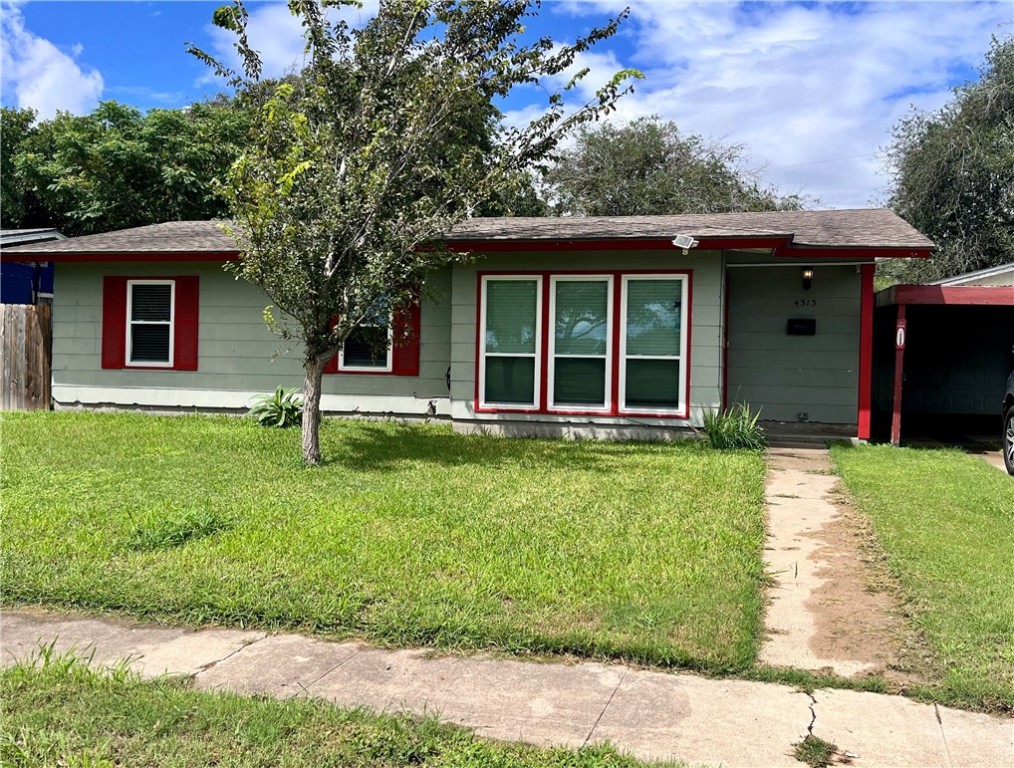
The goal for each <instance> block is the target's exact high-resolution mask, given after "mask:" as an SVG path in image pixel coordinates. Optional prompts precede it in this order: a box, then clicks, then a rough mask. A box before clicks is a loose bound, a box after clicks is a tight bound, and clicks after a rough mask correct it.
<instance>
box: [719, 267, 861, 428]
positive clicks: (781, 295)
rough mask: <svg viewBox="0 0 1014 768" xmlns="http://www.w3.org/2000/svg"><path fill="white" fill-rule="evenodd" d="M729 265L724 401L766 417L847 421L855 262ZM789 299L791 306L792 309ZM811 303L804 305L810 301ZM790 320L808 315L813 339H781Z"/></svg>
mask: <svg viewBox="0 0 1014 768" xmlns="http://www.w3.org/2000/svg"><path fill="white" fill-rule="evenodd" d="M802 266H803V265H800V266H786V267H730V269H729V270H728V281H729V283H728V285H729V288H728V296H727V299H728V301H729V382H728V383H729V400H730V401H734V402H735V401H738V402H747V403H749V404H750V405H752V406H754V407H758V408H760V409H761V418H762V419H763V420H771V421H792V422H794V421H797V419H798V416H799V414H800V413H805V414H807V420H808V421H812V422H821V423H826V424H855V423H856V419H857V409H858V387H859V322H860V317H859V313H860V291H861V279H860V275H859V274H858V271H857V268H856V267H855V266H830V265H825V264H817V265H815V266H814V267H813V268H814V279H813V285H812V287H811V289H810V290H809V291H804V290H803V288H802V280H801V268H802ZM797 302H798V303H799V306H797ZM811 302H812V303H811ZM790 318H814V319H815V320H816V323H817V326H816V330H817V333H816V335H815V336H789V335H788V334H787V333H786V322H787V321H788V320H789V319H790Z"/></svg>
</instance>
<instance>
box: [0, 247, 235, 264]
mask: <svg viewBox="0 0 1014 768" xmlns="http://www.w3.org/2000/svg"><path fill="white" fill-rule="evenodd" d="M15 257H17V260H18V261H32V262H34V261H53V262H57V263H61V264H63V263H67V264H74V263H77V262H82V263H90V262H95V261H107V262H134V263H142V264H143V263H150V264H163V263H166V262H174V261H217V262H219V263H222V262H226V261H239V259H240V255H239V253H238V252H236V253H233V252H230V251H218V252H210V251H207V252H204V251H199V252H190V253H165V252H162V251H153V252H151V253H103V252H101V251H99V252H97V253H59V252H57V253H40V252H39V251H33V252H31V253H22V254H18V253H17V252H16V251H15V250H13V249H12V250H11V251H5V252H4V256H3V257H2V258H0V260H2V261H13V260H14V259H15Z"/></svg>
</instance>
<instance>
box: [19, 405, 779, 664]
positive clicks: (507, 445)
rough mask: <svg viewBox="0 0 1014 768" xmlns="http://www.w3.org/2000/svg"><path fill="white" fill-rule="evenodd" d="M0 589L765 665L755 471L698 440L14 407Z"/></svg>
mask: <svg viewBox="0 0 1014 768" xmlns="http://www.w3.org/2000/svg"><path fill="white" fill-rule="evenodd" d="M2 428H3V454H2V469H3V490H2V501H3V537H2V553H3V564H2V571H0V576H2V583H3V600H4V601H5V602H6V603H8V604H10V603H19V602H20V603H42V604H49V605H61V606H80V607H86V608H96V609H116V610H121V611H125V612H128V613H131V614H134V615H139V616H157V617H162V618H169V619H173V620H181V621H185V622H190V623H200V622H221V623H226V624H234V625H259V626H266V627H293V628H302V629H310V630H313V631H318V632H324V633H335V634H360V635H364V636H366V637H368V638H370V639H372V640H373V641H375V642H379V643H385V644H392V645H408V644H424V645H435V646H438V647H442V648H455V647H456V648H490V649H497V650H503V651H507V652H513V653H525V652H563V653H575V654H579V655H585V656H599V657H613V658H627V659H631V660H634V661H641V662H645V663H649V664H656V665H663V666H666V665H678V666H687V667H694V668H700V669H708V670H714V671H722V670H736V669H743V668H746V667H748V666H749V665H751V664H752V663H753V660H754V657H755V655H756V650H757V646H758V638H759V634H760V629H761V605H762V592H761V590H762V584H763V580H764V576H763V568H762V563H761V557H760V555H761V546H762V541H763V535H764V531H763V519H762V500H763V488H762V477H763V466H762V461H761V458H760V456H759V455H758V454H755V453H737V452H723V453H720V452H715V451H712V450H710V449H709V448H708V447H707V446H705V445H704V444H702V443H685V444H677V445H664V444H605V443H597V442H563V441H536V440H507V439H498V438H490V437H482V436H471V437H466V436H460V435H455V434H453V433H452V432H451V431H450V430H449V429H448V428H446V427H445V426H421V425H420V426H401V425H396V424H391V423H379V422H372V423H370V422H342V421H327V422H325V424H324V425H323V428H322V445H323V449H324V451H325V454H326V456H327V457H328V459H329V461H328V463H326V464H325V465H324V466H322V467H319V468H314V469H309V468H305V467H303V466H302V465H301V464H300V462H299V459H298V456H299V448H298V443H299V434H298V432H297V431H280V430H270V429H264V428H261V427H257V426H256V425H254V424H253V423H252V422H251V421H250V420H246V419H242V420H241V419H235V418H225V417H221V418H210V417H199V416H188V417H170V418H158V417H153V416H145V415H141V414H101V413H41V414H8V415H6V416H4V418H3V422H2Z"/></svg>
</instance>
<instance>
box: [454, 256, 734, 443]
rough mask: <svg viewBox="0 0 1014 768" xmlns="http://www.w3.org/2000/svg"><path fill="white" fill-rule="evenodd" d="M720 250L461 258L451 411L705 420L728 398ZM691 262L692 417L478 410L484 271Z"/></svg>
mask: <svg viewBox="0 0 1014 768" xmlns="http://www.w3.org/2000/svg"><path fill="white" fill-rule="evenodd" d="M721 261H722V259H721V254H720V253H717V252H713V251H700V252H693V253H692V254H691V255H689V256H683V255H682V254H680V253H679V252H678V251H677V252H672V251H667V252H657V251H626V252H623V253H619V254H618V253H613V252H602V251H599V252H596V251H584V252H568V253H511V254H493V255H489V256H487V257H486V258H479V259H478V260H477V261H476V262H475V263H472V264H469V265H464V266H457V267H455V268H454V274H453V291H452V294H453V307H452V309H451V379H452V384H451V413H452V416H453V417H454V418H455V419H456V420H475V421H481V422H519V423H525V422H528V423H530V422H550V423H556V424H569V425H577V426H579V425H581V424H592V423H596V424H613V425H628V424H641V423H648V424H652V425H657V426H686V425H687V424H688V423H689V424H692V425H694V426H700V425H701V424H702V423H703V422H702V415H701V414H702V411H703V409H705V408H715V407H718V406H719V405H720V403H721V384H722V372H721V366H722V354H721V349H722V344H721V340H722V333H723V332H722V321H723V312H722V268H721ZM617 269H621V270H651V269H658V270H667V269H679V270H690V271H691V273H692V283H691V290H692V294H691V306H690V327H691V348H690V370H689V376H690V406H691V418H690V419H689V422H688V421H681V420H678V419H647V418H640V417H629V418H626V417H624V418H608V417H592V416H553V415H543V414H539V415H525V414H489V413H476V412H475V362H476V361H475V353H476V304H477V300H478V295H477V293H478V275H479V273H480V272H508V271H533V272H542V271H577V272H580V271H582V270H588V271H594V270H617Z"/></svg>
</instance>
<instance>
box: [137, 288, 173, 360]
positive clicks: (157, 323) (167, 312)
mask: <svg viewBox="0 0 1014 768" xmlns="http://www.w3.org/2000/svg"><path fill="white" fill-rule="evenodd" d="M128 285H129V292H130V323H129V336H130V338H129V344H128V354H129V360H130V362H131V363H134V364H141V365H170V364H171V363H172V321H173V284H172V283H168V282H158V283H155V282H152V283H147V282H131V283H128Z"/></svg>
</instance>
